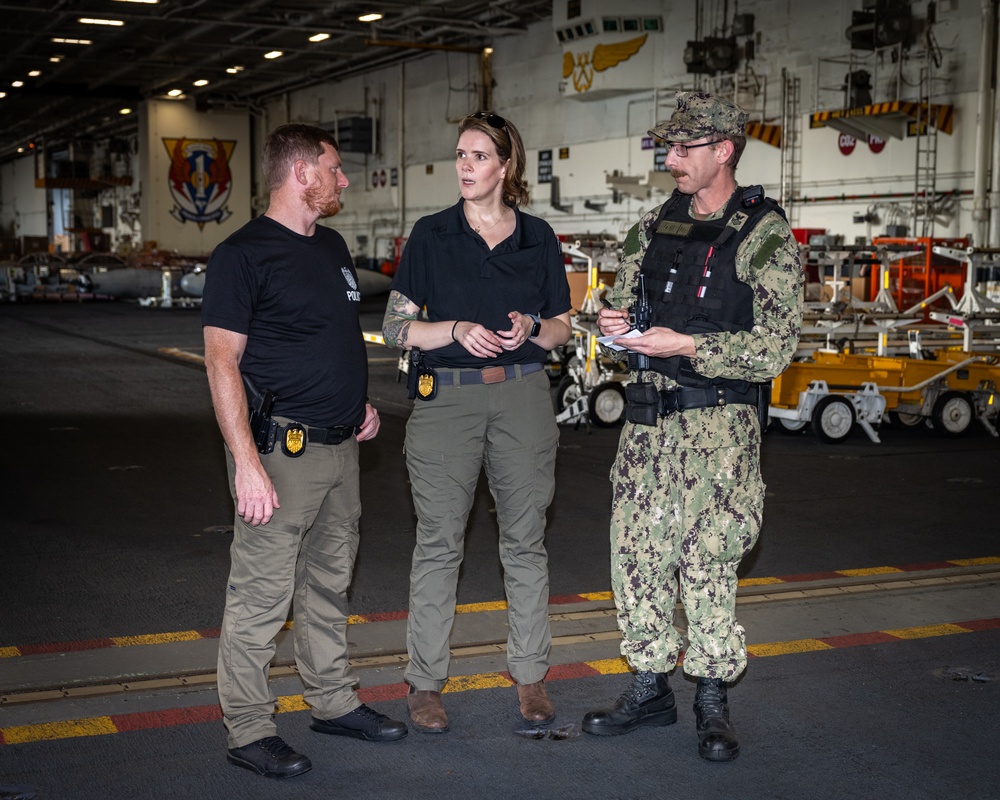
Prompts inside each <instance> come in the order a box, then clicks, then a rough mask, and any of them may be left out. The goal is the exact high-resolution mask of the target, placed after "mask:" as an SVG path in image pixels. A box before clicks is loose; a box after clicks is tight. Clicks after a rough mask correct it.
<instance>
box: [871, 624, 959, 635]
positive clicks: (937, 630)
mask: <svg viewBox="0 0 1000 800" xmlns="http://www.w3.org/2000/svg"><path fill="white" fill-rule="evenodd" d="M882 633H888V634H889V635H890V636H898V637H899V638H900V639H927V638H929V637H931V636H951V635H952V634H955V633H969V629H968V628H963V627H961V626H960V625H952V624H950V623H945V624H943V625H919V626H917V627H916V628H896V629H895V630H886V631H882Z"/></svg>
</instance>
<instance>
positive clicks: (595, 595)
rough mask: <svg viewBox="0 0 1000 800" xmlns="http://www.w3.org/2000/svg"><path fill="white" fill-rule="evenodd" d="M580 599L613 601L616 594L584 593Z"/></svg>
mask: <svg viewBox="0 0 1000 800" xmlns="http://www.w3.org/2000/svg"><path fill="white" fill-rule="evenodd" d="M580 597H582V598H584V599H585V600H611V599H613V598H614V594H612V593H611V592H583V593H581V594H580Z"/></svg>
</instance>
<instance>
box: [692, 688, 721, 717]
mask: <svg viewBox="0 0 1000 800" xmlns="http://www.w3.org/2000/svg"><path fill="white" fill-rule="evenodd" d="M694 704H695V707H696V708H698V709H699V710H700V711H701V712H702V713H703V714H706V715H709V716H717V715H719V714H721V713H723V708H724V705H725V700H724V699H723V696H722V685H721V684H720V683H717V682H715V681H705V682H704V683H702V684H701V685H699V686H698V691H697V692H696V693H695V696H694Z"/></svg>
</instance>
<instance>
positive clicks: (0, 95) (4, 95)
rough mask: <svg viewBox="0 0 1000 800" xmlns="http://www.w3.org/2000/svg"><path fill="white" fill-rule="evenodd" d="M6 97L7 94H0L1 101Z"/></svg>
mask: <svg viewBox="0 0 1000 800" xmlns="http://www.w3.org/2000/svg"><path fill="white" fill-rule="evenodd" d="M6 96H7V92H0V100H3V99H4V98H5V97H6Z"/></svg>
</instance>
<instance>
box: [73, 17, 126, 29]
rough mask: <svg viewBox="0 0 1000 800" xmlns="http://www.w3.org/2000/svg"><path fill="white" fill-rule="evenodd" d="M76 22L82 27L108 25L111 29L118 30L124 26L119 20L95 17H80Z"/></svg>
mask: <svg viewBox="0 0 1000 800" xmlns="http://www.w3.org/2000/svg"><path fill="white" fill-rule="evenodd" d="M77 22H79V23H80V24H82V25H110V26H111V27H112V28H120V27H121V26H122V25H124V24H125V23H124V22H123V21H122V20H120V19H97V18H95V17H80V19H78V20H77Z"/></svg>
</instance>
